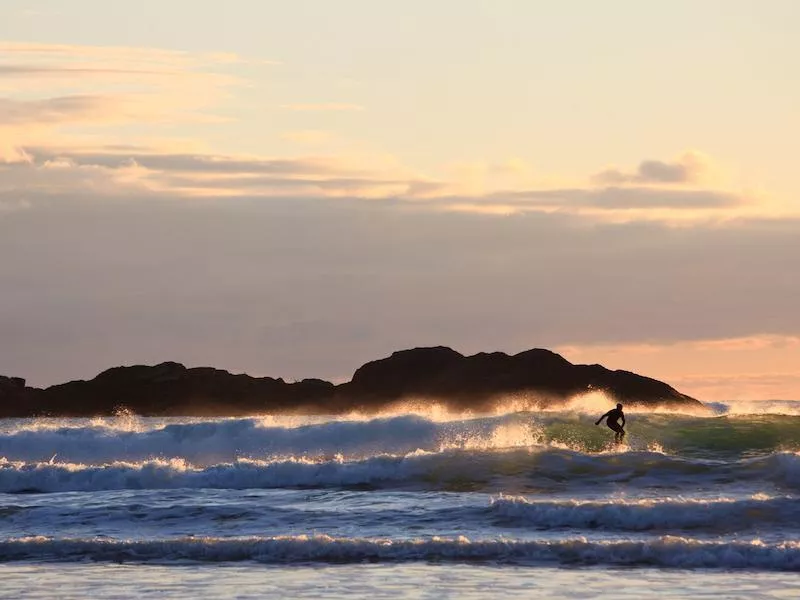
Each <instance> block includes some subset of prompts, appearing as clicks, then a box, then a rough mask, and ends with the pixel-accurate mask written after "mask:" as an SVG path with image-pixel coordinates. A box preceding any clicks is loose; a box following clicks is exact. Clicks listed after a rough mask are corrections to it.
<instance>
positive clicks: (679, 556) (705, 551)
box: [0, 535, 800, 571]
mask: <svg viewBox="0 0 800 600" xmlns="http://www.w3.org/2000/svg"><path fill="white" fill-rule="evenodd" d="M20 560H57V561H81V560H94V561H114V562H128V561H130V562H159V563H170V562H176V561H196V562H213V563H224V562H240V561H257V562H261V563H266V564H304V563H306V564H308V563H337V564H339V563H345V564H348V563H362V562H419V561H426V562H430V561H433V562H454V563H460V562H489V563H493V564H518V565H538V564H557V565H567V566H585V565H586V566H588V565H618V566H638V565H647V566H658V567H670V568H724V569H763V570H788V571H796V570H800V543H798V542H783V543H779V544H766V543H763V542H761V541H758V540H755V541H750V542H745V541H736V542H705V541H698V540H693V539H687V538H680V537H662V538H659V539H655V540H650V541H607V542H597V541H595V542H593V541H587V540H586V539H583V538H579V539H573V540H561V541H518V540H502V539H489V540H475V541H471V540H469V539H468V538H465V537H459V538H430V539H419V540H394V539H370V538H336V537H331V536H327V535H318V536H306V535H302V536H280V537H266V538H265V537H251V538H208V537H204V538H179V539H161V540H148V541H117V540H107V539H57V538H56V539H54V538H45V537H31V538H18V539H11V540H6V541H0V561H2V562H9V561H20Z"/></svg>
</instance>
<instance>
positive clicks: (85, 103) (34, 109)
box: [0, 96, 116, 126]
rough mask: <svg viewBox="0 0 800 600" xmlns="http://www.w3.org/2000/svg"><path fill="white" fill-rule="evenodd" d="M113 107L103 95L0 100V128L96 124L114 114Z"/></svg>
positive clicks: (110, 100)
mask: <svg viewBox="0 0 800 600" xmlns="http://www.w3.org/2000/svg"><path fill="white" fill-rule="evenodd" d="M115 104H116V101H115V100H114V99H111V98H106V97H103V96H64V97H60V98H48V99H46V100H34V101H18V100H9V99H5V98H0V126H3V125H24V124H29V123H34V124H37V125H41V124H53V123H65V122H67V123H68V122H79V121H85V120H97V121H99V120H102V118H103V117H104V116H107V115H109V114H110V113H113V112H114V109H115V108H116V106H115Z"/></svg>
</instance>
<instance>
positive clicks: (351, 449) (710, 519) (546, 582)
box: [0, 398, 800, 598]
mask: <svg viewBox="0 0 800 600" xmlns="http://www.w3.org/2000/svg"><path fill="white" fill-rule="evenodd" d="M608 405H609V402H608V400H607V399H603V398H599V399H598V398H589V399H586V398H584V399H581V400H579V401H575V402H573V403H570V404H568V405H565V406H561V407H559V408H558V409H557V410H551V411H537V412H529V411H517V410H514V409H513V407H510V408H509V409H508V410H507V411H498V412H496V413H494V414H452V413H448V412H446V411H444V410H441V409H437V408H435V407H431V408H427V409H420V408H419V405H415V408H408V409H406V410H404V409H402V408H398V409H395V410H394V411H393V412H387V413H385V414H381V415H361V414H351V415H344V416H342V415H339V416H331V415H313V416H285V417H281V416H253V417H249V418H144V417H137V416H134V415H130V414H120V415H118V416H115V417H108V418H97V419H47V418H40V419H8V420H0V574H2V575H3V582H4V586H3V589H2V591H0V595H2V596H4V597H53V596H54V595H57V596H58V597H76V598H78V597H87V596H92V597H120V596H123V597H124V596H125V595H126V594H125V593H124V590H129V591H130V595H148V594H154V595H167V594H168V595H170V596H184V597H198V596H208V597H211V596H213V597H264V595H270V594H275V595H276V596H285V597H289V596H291V597H337V596H339V597H341V595H344V594H348V595H356V596H361V597H366V596H371V597H384V596H385V597H398V596H408V597H444V596H448V595H449V596H454V597H455V596H457V597H460V598H483V597H495V596H496V594H497V593H499V592H500V591H503V592H504V593H516V594H520V593H521V594H523V595H524V596H525V597H534V596H535V597H563V598H583V597H608V598H611V597H614V598H618V597H620V596H623V597H625V595H626V594H627V595H630V597H637V598H642V597H655V596H657V595H659V596H664V595H666V596H667V597H669V596H670V594H674V597H686V596H691V595H698V594H703V593H710V590H712V591H715V593H716V595H724V596H725V597H743V598H744V597H747V598H754V597H765V598H766V597H792V596H793V594H794V593H797V592H798V591H800V502H799V501H798V500H800V402H752V403H744V402H739V403H727V404H726V403H715V404H708V405H705V407H704V408H703V409H699V410H694V411H691V412H686V413H681V412H674V411H657V412H648V411H643V410H638V411H637V410H626V414H627V417H628V427H627V429H628V432H629V433H628V437H627V438H626V443H625V444H624V445H623V446H620V447H615V446H613V444H612V443H611V441H612V438H613V433H612V432H611V431H610V430H608V429H607V428H606V427H604V426H600V427H597V426H595V425H594V421H595V420H596V419H597V417H598V416H599V415H600V414H602V413H603V412H605V410H607V409H608V408H609V406H608ZM120 586H122V587H120ZM55 589H57V590H58V593H57V594H55V593H54V590H55ZM425 590H427V591H428V592H429V595H428V596H426V595H425V593H423V592H424V591H425ZM434 590H435V591H436V593H434Z"/></svg>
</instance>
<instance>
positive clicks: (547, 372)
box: [0, 346, 702, 418]
mask: <svg viewBox="0 0 800 600" xmlns="http://www.w3.org/2000/svg"><path fill="white" fill-rule="evenodd" d="M592 391H601V392H604V393H605V394H607V395H608V396H609V397H610V398H611V399H613V400H618V401H620V402H623V403H625V404H626V405H638V406H665V407H675V408H677V407H680V406H698V407H699V406H702V405H701V403H700V402H698V401H697V400H695V399H694V398H691V397H689V396H686V395H685V394H681V393H680V392H678V391H677V390H675V389H674V388H672V387H670V386H669V385H667V384H666V383H664V382H661V381H658V380H656V379H651V378H649V377H645V376H642V375H637V374H636V373H631V372H629V371H621V370H616V371H612V370H609V369H607V368H605V367H603V366H601V365H576V364H572V363H571V362H569V361H568V360H566V359H565V358H563V357H562V356H560V355H559V354H556V353H555V352H551V351H549V350H544V349H533V350H527V351H525V352H521V353H519V354H514V355H508V354H505V353H502V352H491V353H483V352H482V353H479V354H474V355H472V356H464V355H462V354H460V353H459V352H456V351H455V350H452V349H450V348H446V347H441V346H439V347H432V348H414V349H411V350H401V351H398V352H395V353H393V354H392V355H391V356H389V357H387V358H383V359H380V360H375V361H372V362H369V363H367V364H365V365H363V366H361V367H360V368H358V369H357V370H356V372H355V373H354V374H353V377H352V379H351V380H350V381H348V382H346V383H341V384H338V385H336V384H333V383H331V382H328V381H323V380H321V379H304V380H302V381H296V382H286V381H284V380H283V379H281V378H277V379H276V378H272V377H251V376H250V375H245V374H233V373H229V372H228V371H223V370H220V369H214V368H210V367H195V368H187V367H185V366H184V365H182V364H180V363H176V362H165V363H161V364H158V365H154V366H146V365H136V366H125V367H114V368H111V369H108V370H107V371H103V372H102V373H100V374H99V375H98V376H97V377H95V378H94V379H90V380H88V381H83V380H79V381H70V382H68V383H62V384H59V385H54V386H50V387H47V388H44V389H42V388H34V387H28V386H26V385H25V380H24V379H22V378H19V377H3V376H0V418H9V417H35V416H58V417H68V416H69V417H88V416H103V415H113V414H117V413H119V412H120V411H128V412H131V413H134V414H138V415H142V416H173V415H174V416H195V415H196V416H241V415H249V414H292V413H325V414H336V413H346V412H351V411H363V412H367V413H369V412H378V411H381V410H384V409H387V408H389V407H391V406H392V405H394V404H396V403H398V402H403V401H418V402H426V403H439V404H441V405H442V406H444V407H446V408H449V409H453V410H474V411H482V410H489V409H491V408H492V407H493V406H494V405H496V404H497V403H498V402H504V401H507V400H508V399H509V398H513V399H515V400H517V401H519V402H520V403H521V405H522V406H526V407H529V408H531V409H535V408H544V407H548V406H553V405H556V404H558V403H560V402H564V401H566V400H569V399H571V398H573V397H575V396H578V395H581V394H585V393H588V392H592Z"/></svg>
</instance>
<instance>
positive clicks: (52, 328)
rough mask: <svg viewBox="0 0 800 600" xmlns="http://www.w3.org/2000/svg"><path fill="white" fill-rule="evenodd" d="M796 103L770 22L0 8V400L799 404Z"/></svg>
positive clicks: (543, 7) (593, 5)
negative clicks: (431, 349) (64, 392)
mask: <svg viewBox="0 0 800 600" xmlns="http://www.w3.org/2000/svg"><path fill="white" fill-rule="evenodd" d="M798 73H800V2H796V1H795V0H757V1H756V0H669V1H666V0H663V1H662V0H648V1H647V2H643V1H641V0H606V1H604V2H595V1H594V0H583V1H581V0H562V1H560V2H553V1H549V0H493V1H488V0H487V1H483V0H469V1H462V0H437V1H435V2H434V1H431V0H427V1H424V2H423V1H419V0H405V1H404V2H391V3H390V2H376V1H374V0H338V1H335V2H334V1H323V0H316V1H310V0H292V1H291V2H288V1H281V2H277V1H272V0H228V2H224V3H222V2H211V1H209V2H199V1H197V0H193V1H188V0H158V1H154V0H138V2H137V3H136V4H135V7H134V6H133V5H131V4H130V3H123V2H108V1H106V0H70V2H64V1H63V0H50V1H45V0H42V1H33V0H3V2H2V3H0V282H2V283H1V284H0V286H1V287H0V292H2V293H0V340H2V343H0V373H2V374H6V375H15V376H21V377H25V378H27V379H28V381H29V383H31V384H33V385H49V384H53V383H58V382H62V381H66V380H70V379H77V378H90V377H93V376H94V375H95V374H97V373H98V372H99V371H101V370H103V369H105V368H107V367H110V366H113V365H118V364H136V363H145V364H152V363H156V362H160V361H163V360H177V361H180V362H183V363H184V364H187V365H189V366H199V365H213V366H217V367H220V368H225V369H228V370H231V371H236V372H248V373H251V374H253V375H271V376H283V377H284V378H286V379H288V380H292V379H295V378H302V377H312V376H313V377H325V378H329V379H334V380H337V381H338V380H347V379H349V377H350V376H351V374H352V372H353V370H354V369H355V368H356V367H358V366H359V365H360V364H362V363H363V362H365V361H367V360H370V359H373V358H377V357H381V356H385V355H387V354H389V353H391V352H392V351H394V350H397V349H400V348H408V347H414V346H422V345H439V344H441V345H448V346H451V347H453V348H455V349H457V350H459V351H461V352H464V353H473V352H478V351H483V350H486V351H489V350H503V351H507V352H516V351H521V350H524V349H527V348H532V347H546V348H551V349H553V350H556V351H558V352H561V353H562V354H563V355H564V356H565V357H566V358H568V359H569V360H571V361H573V362H588V363H601V364H604V365H606V366H609V367H611V368H624V369H629V370H633V371H637V372H641V373H644V374H647V375H650V376H652V377H656V378H659V379H663V380H665V381H667V382H669V383H670V384H672V385H674V386H675V387H677V388H678V389H680V390H681V391H683V392H685V393H688V394H691V395H694V396H696V397H698V398H700V399H702V400H724V399H737V398H742V399H761V398H784V399H788V398H795V399H800V309H798V305H799V304H800V302H798V301H799V300H800V275H799V273H800V177H798V163H797V160H798V157H799V156H800V77H798V75H797V74H798Z"/></svg>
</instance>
